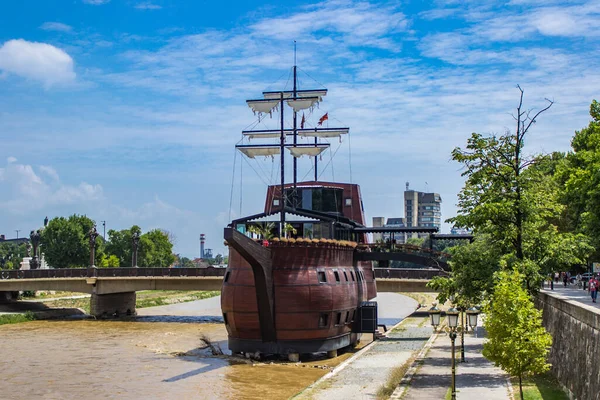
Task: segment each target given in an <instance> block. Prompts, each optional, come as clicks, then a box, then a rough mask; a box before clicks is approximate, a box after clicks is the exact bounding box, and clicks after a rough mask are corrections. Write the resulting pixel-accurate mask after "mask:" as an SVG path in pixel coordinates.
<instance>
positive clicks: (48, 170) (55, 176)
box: [40, 165, 60, 181]
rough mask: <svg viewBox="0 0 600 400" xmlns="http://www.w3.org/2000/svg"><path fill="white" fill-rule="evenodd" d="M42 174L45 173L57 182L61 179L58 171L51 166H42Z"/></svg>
mask: <svg viewBox="0 0 600 400" xmlns="http://www.w3.org/2000/svg"><path fill="white" fill-rule="evenodd" d="M40 172H43V173H44V174H46V175H48V176H49V177H50V178H52V179H53V180H55V181H59V180H60V179H59V177H58V173H57V172H56V170H55V169H54V168H52V167H50V166H47V165H41V166H40Z"/></svg>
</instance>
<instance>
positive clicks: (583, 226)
mask: <svg viewBox="0 0 600 400" xmlns="http://www.w3.org/2000/svg"><path fill="white" fill-rule="evenodd" d="M590 116H591V117H592V120H591V121H590V123H589V125H588V126H587V127H585V128H583V129H582V130H580V131H577V132H575V135H574V136H573V139H572V140H571V147H572V149H573V152H571V153H569V154H567V156H566V160H565V161H566V162H564V163H562V164H561V165H559V167H558V168H557V170H558V171H557V175H558V176H559V177H560V180H561V183H562V184H563V185H564V191H563V193H562V196H563V199H562V200H563V203H564V204H566V206H567V209H566V214H567V217H568V220H569V223H570V227H571V228H572V229H573V230H574V231H576V232H578V233H583V234H586V235H587V236H588V237H590V238H591V240H592V244H593V246H594V248H595V254H594V256H595V258H596V259H597V258H598V257H600V175H599V174H598V171H599V170H600V103H598V102H597V101H596V100H594V101H592V104H591V105H590Z"/></svg>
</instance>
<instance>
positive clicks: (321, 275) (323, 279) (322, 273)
mask: <svg viewBox="0 0 600 400" xmlns="http://www.w3.org/2000/svg"><path fill="white" fill-rule="evenodd" d="M317 275H318V277H319V283H325V282H327V275H325V271H319V272H317Z"/></svg>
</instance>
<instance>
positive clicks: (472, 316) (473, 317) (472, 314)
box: [467, 307, 479, 331]
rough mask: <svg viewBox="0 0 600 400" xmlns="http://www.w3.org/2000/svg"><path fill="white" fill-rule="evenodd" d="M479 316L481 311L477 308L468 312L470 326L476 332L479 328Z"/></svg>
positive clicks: (472, 308)
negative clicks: (476, 328)
mask: <svg viewBox="0 0 600 400" xmlns="http://www.w3.org/2000/svg"><path fill="white" fill-rule="evenodd" d="M478 315H479V310H478V309H477V308H476V307H471V308H469V309H468V310H467V318H468V320H469V326H470V327H471V329H472V330H473V331H475V327H477V316H478Z"/></svg>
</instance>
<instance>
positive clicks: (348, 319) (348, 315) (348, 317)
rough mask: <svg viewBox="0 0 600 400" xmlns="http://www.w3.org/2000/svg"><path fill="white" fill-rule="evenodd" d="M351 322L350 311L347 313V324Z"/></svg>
mask: <svg viewBox="0 0 600 400" xmlns="http://www.w3.org/2000/svg"><path fill="white" fill-rule="evenodd" d="M349 322H350V311H347V312H346V323H349Z"/></svg>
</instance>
